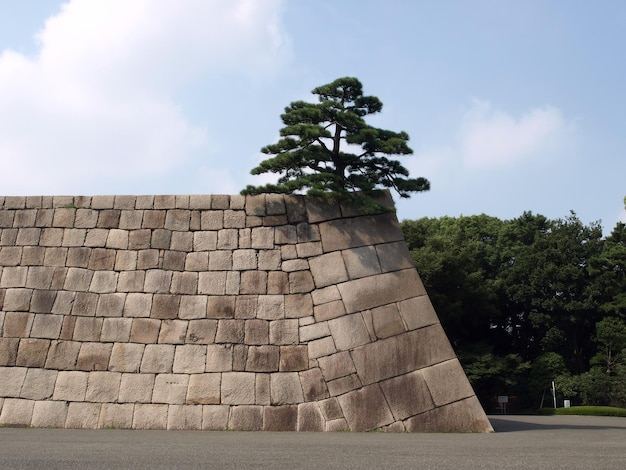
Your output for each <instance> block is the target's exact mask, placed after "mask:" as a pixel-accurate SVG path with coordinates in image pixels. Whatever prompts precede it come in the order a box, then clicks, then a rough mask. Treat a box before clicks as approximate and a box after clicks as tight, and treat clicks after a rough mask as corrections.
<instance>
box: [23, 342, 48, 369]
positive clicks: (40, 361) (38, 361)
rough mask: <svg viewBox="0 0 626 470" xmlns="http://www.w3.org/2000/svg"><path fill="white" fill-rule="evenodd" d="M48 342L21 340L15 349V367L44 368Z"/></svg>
mask: <svg viewBox="0 0 626 470" xmlns="http://www.w3.org/2000/svg"><path fill="white" fill-rule="evenodd" d="M49 347H50V341H49V340H47V339H21V340H20V345H19V346H18V348H17V359H16V360H15V365H17V366H24V367H44V365H45V363H46V357H47V356H48V348H49Z"/></svg>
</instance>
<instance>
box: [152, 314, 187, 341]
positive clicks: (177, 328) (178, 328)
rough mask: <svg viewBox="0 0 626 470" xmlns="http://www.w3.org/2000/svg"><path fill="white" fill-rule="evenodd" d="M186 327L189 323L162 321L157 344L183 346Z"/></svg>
mask: <svg viewBox="0 0 626 470" xmlns="http://www.w3.org/2000/svg"><path fill="white" fill-rule="evenodd" d="M188 325H189V323H188V322H186V321H183V320H163V321H162V322H161V331H160V332H159V343H165V344H183V343H184V342H185V337H186V336H187V326H188Z"/></svg>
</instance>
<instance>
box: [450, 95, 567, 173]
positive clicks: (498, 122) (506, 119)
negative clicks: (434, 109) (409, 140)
mask: <svg viewBox="0 0 626 470" xmlns="http://www.w3.org/2000/svg"><path fill="white" fill-rule="evenodd" d="M569 127H570V126H569V125H568V124H567V123H566V122H565V120H564V118H563V116H562V115H561V111H560V110H559V109H557V108H554V107H552V106H543V107H539V108H534V109H531V110H530V111H527V112H526V113H524V114H523V115H522V116H521V117H519V118H516V117H514V116H511V115H510V114H508V113H506V112H504V111H500V110H498V109H495V108H494V107H493V106H492V105H491V103H489V102H486V101H478V100H475V101H474V103H473V105H472V107H471V108H470V110H469V111H467V113H466V114H465V116H464V122H463V125H462V127H461V133H460V151H461V154H462V157H463V161H464V162H465V164H466V165H467V166H468V167H474V168H484V167H490V166H500V165H507V164H509V163H514V162H518V161H521V160H524V159H527V158H532V157H534V156H541V155H543V154H545V152H548V151H550V150H551V149H553V148H554V147H555V146H558V145H559V144H561V143H562V139H563V138H564V137H565V135H566V134H567V130H568V128H569Z"/></svg>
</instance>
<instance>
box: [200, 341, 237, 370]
mask: <svg viewBox="0 0 626 470" xmlns="http://www.w3.org/2000/svg"><path fill="white" fill-rule="evenodd" d="M231 370H233V346H232V345H230V344H209V345H208V346H207V356H206V371H207V372H227V371H231Z"/></svg>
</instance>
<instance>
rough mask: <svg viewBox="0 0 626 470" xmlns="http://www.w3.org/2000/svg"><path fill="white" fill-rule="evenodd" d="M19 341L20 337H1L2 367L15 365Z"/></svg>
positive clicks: (0, 360)
mask: <svg viewBox="0 0 626 470" xmlns="http://www.w3.org/2000/svg"><path fill="white" fill-rule="evenodd" d="M19 343H20V340H19V338H0V367H3V366H14V365H15V360H16V359H17V348H18V346H19Z"/></svg>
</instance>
